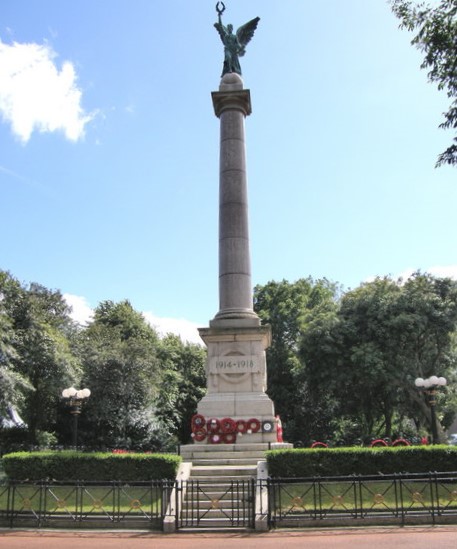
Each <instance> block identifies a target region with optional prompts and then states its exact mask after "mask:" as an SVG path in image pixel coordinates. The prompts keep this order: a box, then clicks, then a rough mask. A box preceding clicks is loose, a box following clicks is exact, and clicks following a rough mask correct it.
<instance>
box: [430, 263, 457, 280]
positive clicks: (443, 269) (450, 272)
mask: <svg viewBox="0 0 457 549" xmlns="http://www.w3.org/2000/svg"><path fill="white" fill-rule="evenodd" d="M427 272H428V273H430V274H432V275H433V276H438V277H442V278H452V279H454V280H457V265H447V266H437V267H430V269H427Z"/></svg>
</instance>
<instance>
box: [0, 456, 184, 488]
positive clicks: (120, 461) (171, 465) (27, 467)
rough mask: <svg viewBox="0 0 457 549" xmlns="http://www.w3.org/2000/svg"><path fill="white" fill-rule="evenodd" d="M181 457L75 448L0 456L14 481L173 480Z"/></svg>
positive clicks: (8, 475)
mask: <svg viewBox="0 0 457 549" xmlns="http://www.w3.org/2000/svg"><path fill="white" fill-rule="evenodd" d="M180 462H181V458H180V457H179V456H177V455H172V454H112V453H104V452H96V453H84V452H76V451H64V452H54V451H44V452H16V453H12V454H6V455H5V456H3V467H4V470H5V473H6V475H7V477H8V478H9V479H12V480H13V479H14V480H43V479H52V480H81V481H82V480H84V481H88V480H93V481H97V480H100V481H107V480H108V481H110V480H124V481H140V480H160V479H174V478H175V476H176V472H177V470H178V467H179V464H180Z"/></svg>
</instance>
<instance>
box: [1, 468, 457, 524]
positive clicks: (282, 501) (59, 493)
mask: <svg viewBox="0 0 457 549" xmlns="http://www.w3.org/2000/svg"><path fill="white" fill-rule="evenodd" d="M165 520H167V521H168V523H170V521H171V522H172V523H173V524H175V525H176V528H177V529H180V528H192V527H200V528H202V527H203V528H205V527H244V528H255V527H259V528H261V529H263V528H264V526H265V525H266V524H268V526H269V527H298V526H327V525H328V526H331V525H335V524H336V525H341V526H351V525H356V524H357V525H358V524H402V525H403V524H442V523H457V472H454V473H424V474H396V475H374V476H358V475H354V476H344V477H343V476H342V477H310V478H301V479H285V478H284V479H281V478H275V479H272V478H268V479H264V480H245V481H229V482H222V481H196V480H189V481H179V482H178V481H176V482H174V481H167V480H164V481H151V482H128V483H126V482H57V481H40V482H16V481H5V482H4V484H0V526H2V527H11V528H14V527H56V526H60V527H62V528H77V527H94V528H97V527H99V528H119V527H120V528H146V529H157V530H161V529H163V527H164V521H165ZM258 525H260V526H258Z"/></svg>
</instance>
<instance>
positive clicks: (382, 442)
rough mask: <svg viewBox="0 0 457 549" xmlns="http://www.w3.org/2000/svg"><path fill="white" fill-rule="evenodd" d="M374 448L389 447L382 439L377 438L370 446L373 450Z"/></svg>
mask: <svg viewBox="0 0 457 549" xmlns="http://www.w3.org/2000/svg"><path fill="white" fill-rule="evenodd" d="M374 446H387V442H386V441H385V440H383V439H382V438H377V439H376V440H373V442H372V443H371V444H370V447H371V448H373V447H374Z"/></svg>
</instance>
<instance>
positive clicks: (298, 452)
mask: <svg viewBox="0 0 457 549" xmlns="http://www.w3.org/2000/svg"><path fill="white" fill-rule="evenodd" d="M266 459H267V463H268V472H269V474H270V476H272V477H281V478H302V477H313V476H339V475H353V474H359V475H376V474H385V475H387V474H392V473H424V472H429V471H437V472H440V473H441V472H445V471H457V447H455V446H444V445H442V446H441V445H440V446H401V447H388V448H313V449H311V448H299V449H294V450H292V449H291V450H270V451H268V452H267V453H266Z"/></svg>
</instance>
